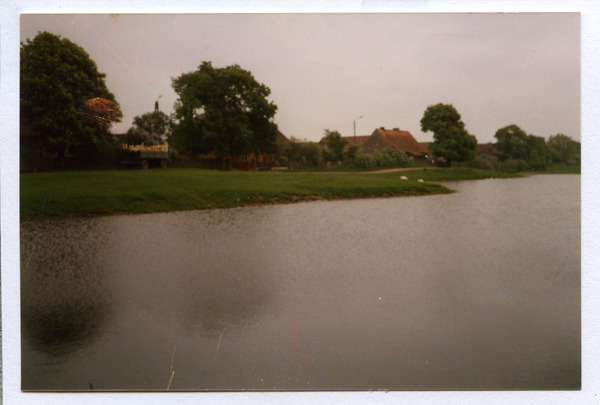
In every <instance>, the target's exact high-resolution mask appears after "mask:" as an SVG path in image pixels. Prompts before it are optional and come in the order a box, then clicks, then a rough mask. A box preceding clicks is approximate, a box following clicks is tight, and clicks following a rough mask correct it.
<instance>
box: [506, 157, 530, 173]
mask: <svg viewBox="0 0 600 405" xmlns="http://www.w3.org/2000/svg"><path fill="white" fill-rule="evenodd" d="M527 170H529V165H528V164H527V162H526V161H524V160H523V159H511V160H507V161H506V162H502V163H500V165H499V166H498V171H501V172H506V173H517V172H524V171H527Z"/></svg>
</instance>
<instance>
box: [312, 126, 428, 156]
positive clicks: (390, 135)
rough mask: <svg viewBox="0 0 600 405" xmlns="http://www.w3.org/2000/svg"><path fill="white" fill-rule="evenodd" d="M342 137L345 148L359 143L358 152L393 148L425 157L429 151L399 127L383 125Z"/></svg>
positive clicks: (324, 144) (368, 152) (366, 152)
mask: <svg viewBox="0 0 600 405" xmlns="http://www.w3.org/2000/svg"><path fill="white" fill-rule="evenodd" d="M342 138H343V139H346V140H347V141H348V145H347V146H346V149H347V148H348V147H349V146H350V145H355V144H356V145H359V147H360V148H359V149H358V152H359V153H364V154H368V155H370V154H373V153H375V152H376V151H378V150H384V149H388V148H394V149H397V150H399V151H401V152H404V153H406V154H407V155H408V156H413V157H417V158H422V159H427V157H428V155H429V152H428V149H427V148H424V147H423V146H422V144H420V143H419V142H417V140H416V139H415V138H414V137H413V136H412V135H411V133H410V132H408V131H401V130H400V129H399V128H394V129H385V128H384V127H381V128H377V129H376V130H375V131H373V133H372V134H371V135H360V136H344V137H342ZM319 144H320V145H321V146H323V147H326V146H327V140H326V139H325V138H322V139H321V140H320V141H319Z"/></svg>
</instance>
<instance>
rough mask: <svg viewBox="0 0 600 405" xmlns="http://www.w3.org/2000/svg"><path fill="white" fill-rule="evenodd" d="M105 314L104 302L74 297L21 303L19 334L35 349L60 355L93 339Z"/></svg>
mask: <svg viewBox="0 0 600 405" xmlns="http://www.w3.org/2000/svg"><path fill="white" fill-rule="evenodd" d="M106 317H107V310H106V305H98V304H95V305H90V304H89V303H87V304H85V303H83V302H78V301H71V302H69V301H65V302H62V303H58V304H52V305H49V306H48V307H43V306H42V307H33V306H27V307H26V306H24V307H23V316H22V322H23V324H22V327H23V337H24V338H25V339H27V341H28V342H29V343H30V344H31V345H32V346H33V347H34V348H35V349H36V350H38V351H41V352H43V353H45V354H46V355H49V356H50V357H52V358H53V359H61V358H63V357H65V356H67V355H69V354H71V353H73V352H75V351H77V350H78V349H80V348H82V347H84V346H86V345H87V344H89V343H90V342H91V341H93V340H94V339H95V338H96V337H97V336H98V335H99V334H100V327H101V326H102V324H103V323H104V322H105V320H106Z"/></svg>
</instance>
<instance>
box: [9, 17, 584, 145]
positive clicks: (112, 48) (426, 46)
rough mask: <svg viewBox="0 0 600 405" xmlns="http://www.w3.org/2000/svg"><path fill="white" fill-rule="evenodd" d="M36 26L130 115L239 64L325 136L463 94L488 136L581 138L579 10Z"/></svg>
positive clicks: (392, 122)
mask: <svg viewBox="0 0 600 405" xmlns="http://www.w3.org/2000/svg"><path fill="white" fill-rule="evenodd" d="M38 31H48V32H51V33H53V34H57V35H61V36H62V37H65V38H68V39H70V40H71V41H73V42H75V43H77V44H78V45H80V46H82V47H83V48H84V49H85V50H86V51H87V52H88V53H89V54H90V57H91V58H92V59H93V60H94V61H96V63H97V64H98V67H99V70H100V71H101V72H103V73H106V83H107V85H108V88H109V89H110V90H111V91H112V92H113V93H114V95H115V97H116V99H117V101H118V102H119V103H120V105H121V108H122V110H123V113H124V118H123V122H122V123H120V124H117V125H115V126H114V127H113V132H115V133H121V132H125V131H126V130H127V129H128V128H129V126H130V125H131V123H132V121H133V118H134V117H135V116H136V115H141V114H143V113H146V112H150V111H152V110H153V108H154V101H155V100H156V99H157V98H158V97H159V96H161V95H162V98H161V99H160V108H161V110H162V111H163V112H165V113H168V114H170V113H171V112H172V111H173V104H174V102H175V100H176V99H177V95H176V93H175V92H174V91H173V89H172V87H171V78H174V77H177V76H179V75H180V74H182V73H185V72H190V71H194V70H196V69H197V67H198V66H199V65H200V63H201V62H202V61H211V62H212V63H213V66H215V67H225V66H228V65H232V64H238V65H240V66H241V67H242V68H243V69H246V70H249V71H250V72H252V74H253V75H254V77H255V78H256V79H257V80H258V81H259V82H261V83H263V84H265V85H267V86H268V87H269V88H270V89H271V96H270V99H271V100H272V101H273V102H275V104H276V105H277V106H278V111H277V114H276V116H275V122H276V123H277V124H278V125H279V129H280V130H281V131H282V132H283V133H284V134H285V135H286V136H288V137H291V136H294V137H296V138H306V139H308V140H312V141H317V140H319V139H320V138H321V137H322V136H323V132H324V130H325V129H330V130H338V131H339V132H340V133H341V134H342V135H343V136H351V135H353V121H354V120H355V119H357V118H358V117H361V116H362V117H363V118H362V119H358V120H357V121H356V133H357V135H368V134H370V133H372V132H373V130H374V129H375V128H377V127H382V126H383V127H386V128H392V127H399V128H401V129H403V130H408V131H410V132H411V133H412V134H413V135H414V136H415V138H416V139H417V140H418V141H422V142H425V141H432V140H433V135H432V134H431V133H423V132H421V130H420V123H419V121H420V120H421V117H422V116H423V112H424V111H425V109H426V108H427V106H429V105H433V104H437V103H444V104H452V105H454V107H455V108H456V109H457V110H458V112H459V113H460V114H461V115H462V119H463V121H464V123H465V124H466V126H467V130H468V131H469V132H471V133H472V134H474V135H475V136H476V137H477V139H478V141H479V142H480V143H486V142H493V141H494V140H495V139H494V134H495V132H496V131H497V130H498V129H499V128H501V127H503V126H506V125H510V124H516V125H519V126H520V127H521V128H522V129H523V130H524V131H526V132H527V133H529V134H534V135H537V136H543V137H545V138H546V139H547V138H548V137H549V136H550V135H554V134H557V133H563V134H565V135H568V136H570V137H572V138H573V139H575V140H578V141H579V140H581V123H580V105H581V97H580V88H581V80H580V65H581V61H580V59H581V57H580V54H581V52H580V48H581V47H580V15H579V14H578V13H521V14H515V13H490V14H481V13H471V14H467V13H459V14H450V13H439V14H403V13H384V14H360V13H359V14H218V15H214V14H213V15H206V14H205V15H202V14H128V15H118V16H110V15H106V14H94V15H91V14H87V15H85V14H70V15H56V14H54V15H22V17H21V31H20V33H21V41H25V40H26V39H33V38H34V37H35V35H36V34H37V33H38Z"/></svg>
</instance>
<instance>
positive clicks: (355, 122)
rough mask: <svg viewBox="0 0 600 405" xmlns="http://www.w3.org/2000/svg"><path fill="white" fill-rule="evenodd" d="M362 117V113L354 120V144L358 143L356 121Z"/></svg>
mask: <svg viewBox="0 0 600 405" xmlns="http://www.w3.org/2000/svg"><path fill="white" fill-rule="evenodd" d="M361 118H362V115H361V116H360V117H358V118H357V119H355V120H354V144H355V145H356V121H358V120H359V119H361Z"/></svg>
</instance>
